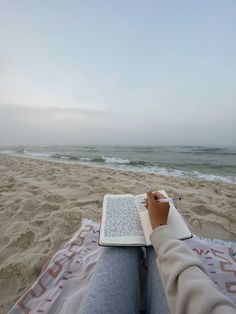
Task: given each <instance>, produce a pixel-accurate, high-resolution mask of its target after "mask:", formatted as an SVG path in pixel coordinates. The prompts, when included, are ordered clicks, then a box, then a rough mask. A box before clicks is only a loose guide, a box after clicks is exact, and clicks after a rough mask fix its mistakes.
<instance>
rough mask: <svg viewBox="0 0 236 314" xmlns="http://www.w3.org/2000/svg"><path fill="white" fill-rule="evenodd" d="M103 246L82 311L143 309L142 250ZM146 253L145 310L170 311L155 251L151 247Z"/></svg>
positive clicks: (103, 313)
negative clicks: (141, 306)
mask: <svg viewBox="0 0 236 314" xmlns="http://www.w3.org/2000/svg"><path fill="white" fill-rule="evenodd" d="M102 250H103V251H102V253H101V255H100V257H99V259H98V262H97V265H96V269H95V272H94V274H93V277H92V278H91V282H90V286H89V290H88V294H87V295H86V297H85V298H84V300H83V302H82V304H81V307H80V310H79V313H81V314H95V313H96V314H118V313H119V314H126V313H127V314H133V313H140V288H141V279H142V277H143V276H141V271H140V270H141V259H142V255H143V250H142V249H141V248H137V247H109V248H102ZM145 253H146V261H147V270H146V271H145V272H146V278H145V281H144V283H143V284H142V288H143V287H144V294H145V300H146V312H147V313H151V314H154V313H155V314H156V313H161V314H167V313H169V309H168V305H167V303H166V298H165V294H164V291H163V288H162V284H161V279H160V275H159V271H158V268H157V265H156V261H155V259H156V254H155V251H154V249H153V248H152V247H149V248H147V249H146V252H145ZM142 290H143V289H142ZM142 294H143V293H142Z"/></svg>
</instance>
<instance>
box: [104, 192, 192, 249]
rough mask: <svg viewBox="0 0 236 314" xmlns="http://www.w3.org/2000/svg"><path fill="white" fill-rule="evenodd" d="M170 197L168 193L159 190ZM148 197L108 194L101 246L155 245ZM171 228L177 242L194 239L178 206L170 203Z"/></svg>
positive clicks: (105, 200) (144, 195) (169, 222)
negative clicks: (152, 240)
mask: <svg viewBox="0 0 236 314" xmlns="http://www.w3.org/2000/svg"><path fill="white" fill-rule="evenodd" d="M159 192H160V193H162V194H163V195H164V196H165V197H168V195H167V194H166V192H165V191H159ZM146 197H147V194H142V195H137V196H134V195H132V194H123V195H110V194H106V195H105V196H104V200H103V211H102V219H101V227H100V236H99V244H100V245H103V246H126V245H127V246H146V245H147V246H148V245H151V242H150V234H151V233H152V227H151V224H150V220H149V216H148V210H147V209H146V208H145V206H144V204H143V202H144V201H145V198H146ZM167 223H168V225H169V226H170V228H171V230H172V232H173V234H174V236H175V237H176V238H177V239H181V240H183V239H188V238H191V237H192V234H191V232H190V230H189V229H188V227H187V225H186V224H185V222H184V220H183V218H182V217H181V215H180V214H179V213H178V211H177V209H176V208H175V206H174V204H173V203H171V202H170V211H169V215H168V221H167Z"/></svg>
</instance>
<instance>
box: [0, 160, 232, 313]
mask: <svg viewBox="0 0 236 314" xmlns="http://www.w3.org/2000/svg"><path fill="white" fill-rule="evenodd" d="M147 184H151V185H152V186H153V187H156V188H157V189H165V190H166V191H167V193H168V194H169V195H170V196H174V195H180V196H182V197H183V201H182V202H181V203H179V205H178V209H179V211H180V212H181V213H182V214H183V215H184V216H185V218H186V219H187V221H188V222H189V226H190V229H191V230H192V232H193V233H195V234H197V235H201V236H206V237H212V238H221V239H236V185H231V184H224V183H214V182H206V181H197V180H192V179H189V178H177V177H166V176H159V175H155V174H141V173H132V172H125V171H118V170H112V169H106V168H94V167H89V166H83V165H78V164H65V163H55V162H48V161H42V160H36V159H28V158H23V157H12V156H5V155H0V287H1V289H0V313H6V311H7V310H8V309H9V308H10V307H11V306H12V305H13V304H14V302H15V301H16V300H17V299H18V298H19V297H20V296H21V295H22V294H23V292H24V291H25V290H26V289H27V288H28V287H29V286H30V285H31V284H32V283H33V282H34V280H35V279H36V278H37V276H38V274H39V272H40V270H41V267H42V265H43V263H44V262H45V260H46V258H47V256H48V255H49V253H51V252H52V251H53V250H55V249H57V248H58V247H59V246H60V245H61V244H62V242H64V241H65V240H67V239H68V238H70V237H71V235H72V234H73V233H74V232H75V231H76V230H77V229H78V228H79V227H80V223H81V219H82V218H92V219H93V220H98V219H99V212H100V209H101V205H102V198H103V195H104V194H105V193H112V194H122V193H133V194H141V193H143V192H144V191H145V187H146V185H147Z"/></svg>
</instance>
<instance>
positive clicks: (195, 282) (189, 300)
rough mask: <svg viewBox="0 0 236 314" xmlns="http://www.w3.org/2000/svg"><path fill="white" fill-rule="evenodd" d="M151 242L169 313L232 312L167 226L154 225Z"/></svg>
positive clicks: (230, 307)
mask: <svg viewBox="0 0 236 314" xmlns="http://www.w3.org/2000/svg"><path fill="white" fill-rule="evenodd" d="M151 242H152V244H153V247H154V249H155V251H156V254H157V265H158V267H159V269H160V274H161V278H162V282H163V286H164V289H165V293H166V297H167V301H168V304H169V307H170V310H171V312H172V313H177V314H183V313H191V314H193V313H194V314H195V313H201V314H203V313H209V314H210V313H214V314H215V313H235V310H236V307H235V305H234V304H233V302H231V301H230V300H229V299H228V298H227V297H226V296H224V295H223V294H222V293H221V292H220V291H219V290H218V289H217V287H216V286H215V285H214V283H213V282H212V281H211V280H210V279H209V278H208V277H207V275H206V273H205V269H204V267H203V265H202V264H201V262H200V260H199V259H198V258H197V256H196V255H195V254H194V253H193V252H192V250H191V249H190V248H188V247H187V246H186V244H185V243H184V242H183V241H179V240H176V239H174V237H173V236H172V234H171V232H170V231H169V228H168V226H162V227H158V228H156V229H155V230H154V231H153V233H152V234H151Z"/></svg>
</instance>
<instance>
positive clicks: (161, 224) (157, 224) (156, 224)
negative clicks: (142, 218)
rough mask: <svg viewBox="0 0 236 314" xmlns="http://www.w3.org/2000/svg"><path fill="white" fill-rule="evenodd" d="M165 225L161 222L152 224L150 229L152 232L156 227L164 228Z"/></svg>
mask: <svg viewBox="0 0 236 314" xmlns="http://www.w3.org/2000/svg"><path fill="white" fill-rule="evenodd" d="M166 225H167V222H166V223H165V222H162V223H154V224H152V229H153V230H154V229H156V228H158V227H161V226H166Z"/></svg>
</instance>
